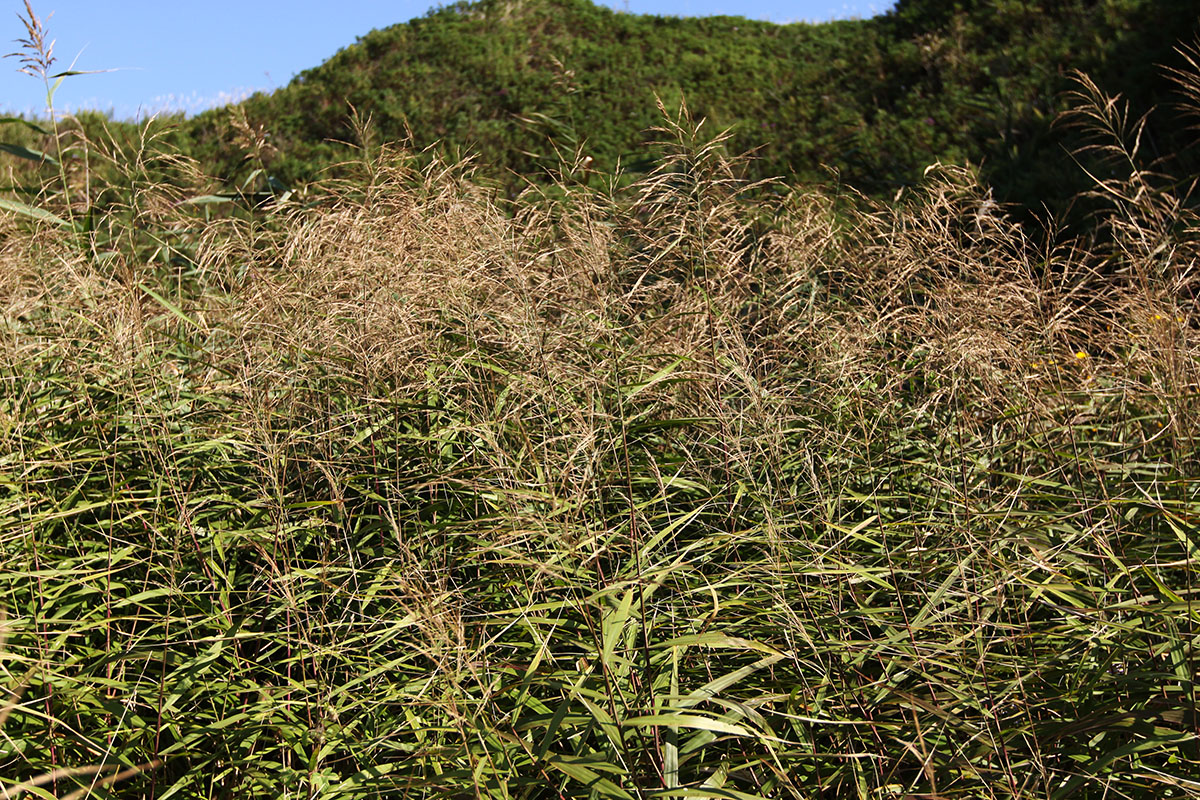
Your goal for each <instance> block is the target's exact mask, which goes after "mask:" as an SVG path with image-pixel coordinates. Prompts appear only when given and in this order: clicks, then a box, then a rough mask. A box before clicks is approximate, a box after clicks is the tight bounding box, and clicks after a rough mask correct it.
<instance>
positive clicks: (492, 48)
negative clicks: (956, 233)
mask: <svg viewBox="0 0 1200 800" xmlns="http://www.w3.org/2000/svg"><path fill="white" fill-rule="evenodd" d="M1196 22H1197V18H1196V8H1195V4H1194V3H1192V2H1187V1H1185V0H1108V1H1106V2H1095V0H1060V1H1059V2H1053V3H1046V2H1041V3H1034V2H1025V1H1024V0H1004V1H1003V2H986V3H982V2H980V3H975V2H971V3H965V2H964V3H957V4H954V3H947V2H944V0H908V1H907V2H901V3H899V5H898V7H897V8H896V9H895V10H894V11H893V12H891V13H889V14H887V15H884V16H881V17H877V18H874V19H869V20H861V21H846V22H836V23H830V24H822V25H809V24H790V25H774V24H770V23H765V22H757V21H752V20H747V19H742V18H738V17H718V18H704V19H679V18H671V17H655V16H638V15H632V14H620V13H617V12H614V11H611V10H609V9H607V8H603V7H598V6H595V5H593V4H592V3H591V2H590V0H484V1H483V2H477V3H471V4H466V3H458V4H455V5H451V6H449V7H446V8H443V9H440V10H437V11H433V12H430V14H429V15H428V16H427V17H425V18H423V19H417V20H414V21H412V22H410V23H406V24H401V25H395V26H392V27H390V28H387V29H384V30H377V31H373V32H371V33H369V34H368V35H366V36H364V37H362V39H360V41H359V42H357V43H356V44H354V45H352V46H350V47H347V48H346V49H344V50H343V51H341V52H340V53H338V54H337V55H336V56H335V57H333V58H332V59H330V60H329V61H328V62H326V63H325V64H322V65H321V66H319V67H317V68H315V69H312V70H309V71H307V72H304V73H302V74H301V75H300V76H299V77H297V78H296V79H295V80H294V81H293V82H292V83H291V84H290V85H288V86H286V87H284V88H282V89H280V90H278V91H276V92H273V93H272V94H270V95H257V96H255V97H253V98H251V99H250V100H248V101H246V102H245V103H243V104H241V105H240V106H239V110H238V112H237V113H238V116H237V117H236V120H237V124H231V121H230V114H229V112H228V111H227V110H217V111H213V112H209V113H207V114H204V115H202V116H201V117H200V118H199V119H197V120H196V121H195V123H194V125H193V126H192V128H191V133H192V134H193V135H194V137H195V139H196V153H197V155H199V156H200V157H201V159H202V160H203V161H205V163H209V164H212V165H213V168H214V169H215V171H216V173H217V174H220V175H222V176H223V177H225V178H227V179H228V180H230V181H233V180H235V179H236V178H237V177H238V176H239V175H240V174H243V172H244V170H242V168H241V167H240V164H241V159H242V158H243V155H244V153H245V149H244V147H243V146H241V145H239V144H238V143H239V142H242V141H244V140H245V135H244V132H245V129H246V127H247V125H246V123H248V126H249V127H250V128H252V129H259V128H261V130H262V131H264V132H265V133H267V134H269V136H270V143H271V145H272V148H273V151H274V155H273V157H272V160H271V169H272V171H273V172H274V173H275V174H276V175H277V176H278V177H279V178H280V179H281V180H283V181H284V182H285V183H286V184H288V185H297V184H302V183H306V182H308V181H311V180H313V179H314V178H315V177H316V176H317V175H318V174H319V173H320V171H321V169H322V168H326V167H329V166H330V165H331V164H334V163H336V162H340V161H344V160H346V159H347V158H349V157H350V150H349V149H348V148H347V147H346V146H345V144H344V143H345V142H351V143H356V142H355V139H354V136H353V130H352V126H351V125H350V124H349V122H348V120H349V119H350V116H351V109H352V108H353V109H355V110H357V113H358V114H360V115H363V116H370V117H371V118H372V119H373V121H374V124H375V126H376V129H377V132H378V135H379V137H380V140H382V141H395V140H399V139H405V138H407V137H408V136H409V135H410V134H411V141H412V144H413V145H414V146H415V147H416V148H417V149H422V148H424V147H426V146H429V145H432V144H434V143H435V142H440V143H441V144H442V145H443V146H444V147H445V148H446V150H447V151H448V152H450V153H452V154H453V153H459V152H461V153H463V154H467V155H472V156H476V157H477V158H478V163H479V165H480V168H481V170H482V172H483V174H485V175H486V176H488V177H489V178H491V179H494V180H499V181H500V182H501V183H502V184H503V185H504V186H505V187H506V188H507V189H508V190H509V191H511V192H514V193H515V192H516V191H518V190H519V189H520V188H521V186H523V185H524V184H523V182H522V180H521V178H520V177H517V176H522V177H524V178H530V179H533V180H537V181H543V180H544V179H545V175H546V171H547V170H548V169H550V170H552V169H554V168H556V167H557V164H558V160H559V158H558V155H557V154H556V152H555V149H556V148H557V149H558V150H559V151H561V152H562V153H563V154H565V155H567V156H569V155H570V154H571V153H573V152H574V151H575V150H576V148H582V150H583V153H584V154H585V155H586V156H589V157H591V158H593V159H594V163H593V164H592V166H593V168H594V169H596V170H597V171H599V172H601V173H605V174H607V173H611V172H612V171H613V170H614V169H615V167H616V165H617V163H618V160H621V161H623V162H624V164H625V166H626V168H627V170H628V169H632V171H633V172H635V173H644V172H645V171H647V170H648V169H650V167H651V166H652V165H650V164H649V163H647V161H646V148H645V144H646V143H647V141H648V133H647V131H648V129H649V128H651V127H652V126H654V125H655V124H657V115H656V112H655V96H656V95H657V96H660V97H662V98H663V99H664V101H665V102H666V103H667V105H669V106H674V105H677V104H678V101H679V97H680V95H681V94H682V95H684V96H685V97H686V100H687V103H688V106H689V107H690V108H692V110H693V112H694V113H695V114H696V116H697V117H698V118H706V119H707V120H708V121H709V124H710V125H712V126H714V127H715V128H718V129H723V128H726V127H732V128H733V131H734V135H733V138H732V140H731V142H730V147H731V149H732V150H733V151H734V152H745V151H748V150H751V149H755V150H756V161H755V162H754V164H753V165H752V167H751V171H752V172H751V176H750V177H752V178H762V177H771V176H783V177H785V178H787V179H789V180H792V181H804V182H819V183H826V182H829V181H830V174H829V172H828V171H827V169H826V168H827V167H828V168H833V169H835V170H836V171H837V172H838V173H839V174H840V179H841V180H842V181H843V182H845V183H847V184H849V185H852V186H854V187H856V188H857V189H859V190H861V191H865V192H868V193H870V194H873V195H877V196H880V197H885V198H891V197H892V196H893V195H894V194H895V192H896V190H897V188H899V187H901V186H912V185H915V184H916V183H917V182H918V181H919V180H920V177H921V173H922V170H924V169H925V167H926V166H928V165H929V164H932V163H934V162H936V161H941V162H943V163H957V164H964V163H967V162H971V163H974V164H977V165H981V166H982V169H983V175H984V177H985V179H986V181H987V183H988V185H989V186H992V187H993V188H994V189H995V191H996V194H997V199H998V200H1001V201H1004V202H1016V203H1019V204H1021V205H1024V206H1028V207H1031V208H1034V209H1040V208H1041V207H1042V205H1043V203H1050V204H1051V205H1052V206H1055V207H1060V206H1062V205H1063V203H1064V202H1065V201H1066V200H1068V199H1070V198H1072V197H1074V196H1075V195H1076V194H1077V193H1078V192H1079V191H1080V190H1081V189H1083V188H1086V184H1085V183H1084V182H1083V181H1082V180H1081V175H1082V173H1081V172H1080V171H1079V170H1078V169H1077V168H1076V167H1075V165H1074V164H1072V163H1071V162H1070V159H1069V158H1067V157H1066V152H1065V150H1064V145H1065V146H1067V147H1069V148H1070V149H1075V147H1076V144H1077V142H1076V141H1074V140H1073V139H1072V137H1071V134H1070V132H1069V131H1067V130H1062V129H1058V130H1055V129H1053V128H1052V123H1053V121H1054V119H1055V117H1056V116H1057V114H1058V113H1059V112H1060V111H1061V110H1063V109H1064V108H1065V105H1066V102H1065V100H1064V98H1063V93H1064V92H1066V91H1068V90H1069V89H1070V87H1071V83H1070V73H1071V71H1072V70H1081V71H1084V72H1087V73H1088V74H1090V75H1091V76H1092V77H1093V78H1094V79H1095V80H1097V81H1098V82H1099V83H1100V84H1101V85H1103V86H1105V87H1106V88H1107V89H1108V90H1109V91H1110V92H1120V93H1123V94H1124V95H1126V96H1127V97H1132V98H1133V99H1134V100H1135V102H1136V104H1137V106H1138V107H1140V110H1142V111H1144V110H1147V109H1148V108H1149V107H1150V106H1151V105H1153V104H1154V103H1158V102H1168V101H1171V99H1172V96H1171V92H1170V89H1169V83H1168V82H1167V81H1165V80H1162V79H1161V71H1160V70H1159V69H1158V65H1159V64H1168V65H1172V66H1180V65H1181V64H1180V61H1179V58H1178V56H1177V54H1175V53H1174V52H1173V48H1174V47H1175V44H1176V42H1177V41H1178V40H1183V41H1187V40H1189V39H1190V36H1191V33H1192V31H1194V30H1195V26H1196ZM1164 32H1169V35H1164ZM243 114H244V117H243V116H242V115H243ZM1152 133H1153V135H1154V137H1155V146H1157V147H1160V148H1161V152H1163V153H1168V152H1173V151H1177V150H1178V149H1180V147H1177V146H1176V145H1180V146H1181V145H1182V144H1183V143H1185V142H1186V140H1174V141H1173V140H1171V139H1170V138H1169V133H1170V132H1169V131H1168V130H1163V131H1158V130H1155V131H1152ZM339 143H343V144H339Z"/></svg>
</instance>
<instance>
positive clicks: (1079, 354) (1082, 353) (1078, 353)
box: [1075, 350, 1087, 358]
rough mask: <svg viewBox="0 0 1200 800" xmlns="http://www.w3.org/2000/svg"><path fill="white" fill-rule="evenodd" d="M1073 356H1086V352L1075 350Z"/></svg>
mask: <svg viewBox="0 0 1200 800" xmlns="http://www.w3.org/2000/svg"><path fill="white" fill-rule="evenodd" d="M1075 357H1076V358H1087V353H1085V352H1083V351H1082V350H1076V351H1075Z"/></svg>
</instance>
